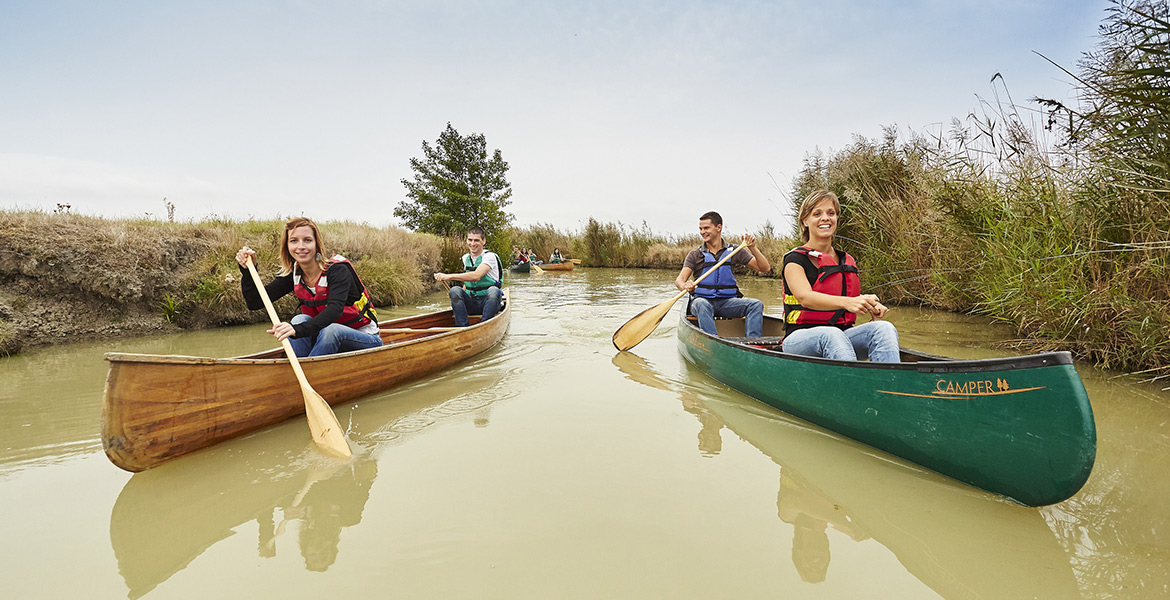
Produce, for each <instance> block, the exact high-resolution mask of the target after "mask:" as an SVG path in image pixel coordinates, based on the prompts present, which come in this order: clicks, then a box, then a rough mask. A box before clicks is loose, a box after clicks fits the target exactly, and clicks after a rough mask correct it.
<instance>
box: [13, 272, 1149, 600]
mask: <svg viewBox="0 0 1170 600" xmlns="http://www.w3.org/2000/svg"><path fill="white" fill-rule="evenodd" d="M673 276H674V273H666V272H662V271H620V270H600V269H578V270H577V271H575V272H573V273H546V274H544V275H519V276H514V277H511V278H510V279H509V284H510V286H511V289H512V292H511V293H512V300H513V302H514V311H515V314H514V320H513V322H512V325H511V329H510V331H509V333H508V334H507V335H506V336H505V338H504V339H503V341H502V342H501V343H500V344H499V345H497V346H496V347H495V348H493V349H492V350H490V351H489V352H487V353H485V354H483V355H481V356H479V357H477V358H475V359H473V360H472V361H470V362H467V363H464V364H462V365H459V366H458V367H457V368H454V369H452V370H451V371H449V372H446V373H444V374H442V375H439V376H436V377H432V378H429V379H427V380H425V381H419V382H416V383H414V384H411V385H409V386H407V387H404V388H399V389H395V390H391V391H387V392H384V393H381V394H377V395H374V396H370V397H367V398H364V399H361V400H359V401H357V402H353V403H349V404H345V405H342V406H338V407H336V412H337V415H338V418H339V419H340V421H341V423H342V425H343V426H345V427H346V428H347V432H348V436H349V438H350V440H351V441H352V442H353V443H354V445H356V446H357V447H358V448H359V452H358V453H357V454H356V455H355V458H354V459H353V460H352V461H350V462H348V463H338V462H335V461H332V460H329V459H325V458H322V457H321V456H319V455H318V454H317V453H316V451H315V450H314V449H313V448H312V447H311V445H310V444H311V443H310V442H309V439H308V431H307V427H306V426H305V424H304V422H303V421H301V420H299V419H298V420H293V421H289V422H287V423H285V424H282V425H279V426H276V427H273V428H270V429H268V430H265V431H262V432H259V433H256V434H253V435H251V436H248V437H246V438H243V439H239V440H235V441H231V442H228V443H224V444H222V445H220V446H217V447H215V448H212V449H210V450H207V451H204V452H201V453H198V454H196V455H192V456H189V457H186V458H182V459H179V460H176V461H173V462H171V463H168V464H166V465H163V466H161V467H158V468H156V469H154V470H151V471H148V472H146V473H141V474H138V475H133V476H132V475H131V474H129V473H126V472H123V471H121V470H119V469H117V468H116V467H114V466H113V465H112V464H111V463H109V461H108V460H107V459H106V457H105V455H104V454H103V453H102V451H101V445H100V441H99V438H98V430H99V415H100V410H101V393H102V386H103V384H104V380H105V373H106V365H105V362H104V360H103V359H102V353H103V352H105V351H109V350H117V351H132V352H151V353H166V354H189V355H211V356H234V355H239V354H244V353H247V352H252V351H256V350H260V349H264V348H268V347H271V346H273V344H272V343H271V342H270V339H271V338H268V337H267V336H265V334H264V333H263V329H264V327H263V326H261V325H255V326H248V327H240V328H231V329H220V330H215V331H206V332H196V333H184V334H180V335H168V336H161V337H151V338H141V339H126V340H116V341H112V342H108V343H100V344H82V345H67V346H60V347H51V348H43V349H37V350H34V351H30V352H28V353H27V354H24V355H21V356H16V357H10V358H5V359H0V381H2V382H3V385H2V386H0V508H2V509H3V518H2V520H0V581H3V591H2V592H0V596H2V597H4V598H123V597H129V598H139V597H147V598H211V597H214V598H282V599H299V598H306V599H308V598H311V599H315V600H319V599H321V598H334V599H336V598H369V597H379V598H381V597H394V598H492V599H495V598H702V599H711V598H777V597H782V598H850V599H852V598H899V599H903V598H989V599H991V598H994V599H1001V598H1058V599H1067V598H1163V597H1166V596H1167V595H1170V392H1167V391H1164V390H1162V389H1161V387H1160V386H1158V385H1155V384H1148V383H1140V382H1136V381H1134V380H1133V379H1132V378H1125V377H1120V378H1114V377H1112V375H1113V374H1110V373H1106V372H1103V371H1100V370H1097V369H1094V368H1092V367H1089V366H1080V367H1078V370H1079V371H1080V373H1081V375H1082V377H1083V378H1084V380H1085V384H1086V387H1087V388H1088V389H1089V395H1090V397H1091V399H1092V403H1093V409H1094V412H1095V414H1096V418H1097V427H1098V436H1099V450H1098V457H1097V463H1096V467H1095V469H1094V471H1093V474H1092V477H1091V478H1090V480H1089V482H1088V484H1087V485H1086V487H1085V488H1084V489H1083V490H1082V491H1081V492H1080V493H1079V494H1078V495H1077V496H1075V497H1074V498H1072V499H1070V500H1068V501H1066V502H1063V503H1061V504H1059V505H1056V506H1050V507H1045V508H1041V509H1031V508H1024V507H1020V506H1017V505H1014V504H1011V503H1008V502H1006V501H1004V500H1002V499H1000V498H997V497H993V496H990V495H988V494H986V493H983V492H981V491H979V490H975V489H972V488H969V487H966V486H963V485H961V484H958V483H955V482H953V481H950V480H947V479H945V478H942V477H940V476H938V475H934V474H932V473H928V472H924V471H922V470H921V469H918V468H915V467H914V466H912V465H908V464H906V463H903V462H900V461H898V460H895V459H891V458H890V457H888V456H885V455H882V454H879V453H877V452H875V451H872V450H869V449H867V448H866V447H864V446H861V445H859V444H856V443H853V442H851V441H849V440H845V439H842V438H840V437H838V436H835V435H833V434H829V433H826V432H824V431H823V430H819V429H817V428H814V427H811V426H809V425H807V424H804V423H802V422H800V421H798V420H796V419H793V418H790V417H787V416H785V415H784V414H782V413H780V412H778V411H775V410H772V409H769V408H766V407H764V406H763V405H761V404H759V403H757V402H755V401H753V400H751V399H750V398H747V397H744V396H743V395H741V394H739V393H737V392H734V391H731V390H729V389H728V388H726V387H725V386H723V385H722V384H719V383H718V382H715V381H713V380H711V379H709V378H708V377H706V376H705V375H704V374H703V373H702V372H700V371H697V370H695V369H693V368H691V367H689V366H687V365H686V364H685V362H684V361H682V360H681V358H680V356H679V354H678V351H677V347H676V340H675V320H676V319H677V314H676V313H677V310H678V308H679V307H681V305H682V302H680V303H679V307H676V310H675V313H672V314H671V315H669V316H668V317H667V318H666V319H665V320H664V322H663V323H662V325H661V326H660V327H659V328H658V329H657V330H656V331H655V333H654V334H653V335H652V336H651V337H650V338H648V339H647V340H646V341H644V342H643V343H642V344H641V345H639V346H638V347H636V348H635V349H634V351H633V353H626V354H622V355H618V354H617V353H616V352H615V351H614V349H613V347H612V346H611V344H610V336H611V335H612V334H613V332H614V331H615V330H616V329H617V328H618V327H619V326H621V325H622V324H623V323H624V322H625V321H626V320H628V319H629V318H630V317H632V316H634V315H635V314H637V313H638V312H639V311H641V310H643V309H645V308H647V307H649V306H651V305H653V304H656V303H658V302H660V301H662V300H665V299H667V298H669V297H670V296H671V295H673V288H672V287H671V285H670V283H669V281H670V280H671V279H672V278H673ZM745 288H746V291H747V292H748V294H749V295H752V296H755V297H760V298H763V299H764V300H765V303H766V305H767V307H768V312H770V313H775V312H778V311H779V304H778V299H777V293H776V290H775V287H774V283H773V282H770V281H749V282H748V284H747V285H746V286H745ZM444 304H445V297H443V296H433V297H429V298H427V299H425V301H424V302H422V303H420V304H419V305H418V306H412V307H402V308H397V309H393V310H387V311H382V312H383V315H389V316H397V315H406V314H414V313H416V312H422V311H429V310H435V309H437V308H439V307H441V306H442V305H444ZM890 319H891V320H892V321H894V322H895V323H896V324H897V325H898V326H899V330H900V331H901V335H902V343H903V345H905V346H909V347H914V348H918V349H922V350H927V351H929V352H933V353H937V354H944V355H951V356H962V357H987V356H996V355H1003V354H1006V353H1005V352H1002V351H998V350H995V349H994V347H993V344H994V342H995V341H997V340H1000V339H1003V338H1005V337H1006V336H1008V332H1007V331H1005V330H1003V329H1001V328H997V327H994V326H990V325H988V324H986V323H985V322H983V321H981V320H979V319H974V318H969V317H964V316H957V315H952V314H947V313H940V312H933V311H924V310H918V309H913V308H895V309H894V310H892V311H891V313H890Z"/></svg>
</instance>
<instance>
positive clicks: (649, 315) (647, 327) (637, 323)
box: [613, 242, 745, 352]
mask: <svg viewBox="0 0 1170 600" xmlns="http://www.w3.org/2000/svg"><path fill="white" fill-rule="evenodd" d="M744 246H745V244H743V243H742V242H741V243H740V244H739V245H738V246H736V247H735V249H734V250H732V251H731V252H728V253H727V256H724V257H723V258H721V259H719V262H717V263H715V266H713V267H711V268H710V269H707V272H706V273H703V276H702V277H700V278H698V279H696V280H695V283H696V284H697V283H699V282H700V281H702V280H704V279H706V278H707V276H708V275H710V274H711V273H714V272H715V269H718V268H719V267H720V266H722V265H723V263H725V262H727V259H729V258H731V257H732V256H733V255H734V254H735V253H736V252H739V251H740V250H742V249H743V248H744ZM687 293H688V292H687V291H686V290H683V291H681V292H679V293H678V295H677V296H675V297H674V298H671V299H670V300H667V301H666V302H663V303H662V304H659V305H657V306H651V307H650V308H647V309H646V310H644V311H642V312H640V313H638V314H637V316H635V317H634V318H633V319H630V320H629V321H626V324H625V325H622V326H621V327H619V328H618V330H617V331H615V332H614V334H613V347H614V348H617V349H618V351H619V352H625V351H626V350H629V349H630V348H633V347H634V346H637V345H638V344H639V343H641V342H642V340H644V339H646V336H648V335H650V333H651V332H652V331H654V329H655V328H657V327H658V324H659V323H661V322H662V317H665V316H666V313H668V312H670V307H672V306H674V303H675V302H678V299H679V298H682V297H683V295H684V294H687Z"/></svg>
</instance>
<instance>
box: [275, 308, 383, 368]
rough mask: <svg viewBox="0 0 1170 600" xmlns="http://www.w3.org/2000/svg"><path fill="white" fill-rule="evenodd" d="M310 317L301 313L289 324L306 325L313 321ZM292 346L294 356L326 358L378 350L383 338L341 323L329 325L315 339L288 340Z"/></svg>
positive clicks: (295, 338) (293, 338)
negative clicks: (345, 353)
mask: <svg viewBox="0 0 1170 600" xmlns="http://www.w3.org/2000/svg"><path fill="white" fill-rule="evenodd" d="M311 318H312V317H310V316H309V315H306V314H304V313H301V314H299V315H297V316H295V317H293V318H292V319H289V323H290V324H292V325H296V324H297V323H304V322H305V321H308V320H309V319H311ZM288 341H289V343H290V344H292V348H293V354H296V355H297V356H298V357H302V358H303V357H306V356H324V355H326V354H336V353H338V352H349V351H351V350H365V349H366V348H377V347H378V346H381V345H382V338H381V337H380V336H377V335H370V334H368V333H362V332H360V331H358V330H356V329H354V328H353V327H350V326H349V325H342V324H341V323H332V324H330V325H327V326H326V327H325V328H324V329H322V330H321V331H318V332H317V335H316V336H314V337H313V338H299V337H291V338H288Z"/></svg>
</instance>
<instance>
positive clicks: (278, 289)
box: [240, 267, 293, 310]
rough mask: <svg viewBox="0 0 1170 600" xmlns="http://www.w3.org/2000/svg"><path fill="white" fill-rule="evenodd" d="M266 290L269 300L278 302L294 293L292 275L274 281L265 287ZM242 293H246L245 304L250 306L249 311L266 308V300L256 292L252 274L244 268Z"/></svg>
mask: <svg viewBox="0 0 1170 600" xmlns="http://www.w3.org/2000/svg"><path fill="white" fill-rule="evenodd" d="M264 289H265V290H268V299H269V300H272V301H273V302H276V300H277V299H278V298H283V297H284V295H285V294H288V293H289V292H291V291H292V289H293V282H292V273H289V274H288V275H285V276H284V277H277V278H276V279H273V280H272V283H270V284H268V285H266V286H264ZM240 291H241V292H243V293H244V303H245V304H247V305H248V310H260V309H262V308H264V299H262V298H261V297H260V292H258V291H256V282H254V281H252V274H251V273H249V272H248V269H246V268H244V267H240Z"/></svg>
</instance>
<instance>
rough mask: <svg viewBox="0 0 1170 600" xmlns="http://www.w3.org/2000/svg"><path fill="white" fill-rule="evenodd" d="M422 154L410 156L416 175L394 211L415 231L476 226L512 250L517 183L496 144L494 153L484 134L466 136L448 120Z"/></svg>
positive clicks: (453, 231) (454, 231) (446, 232)
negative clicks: (514, 185) (513, 200)
mask: <svg viewBox="0 0 1170 600" xmlns="http://www.w3.org/2000/svg"><path fill="white" fill-rule="evenodd" d="M422 150H423V158H422V159H419V158H411V159H410V168H411V169H412V170H413V171H414V179H413V180H409V179H403V180H402V185H404V186H406V190H407V194H406V196H407V200H403V201H402V202H400V203H399V204H398V206H397V207H396V208H395V209H394V215H395V216H396V217H398V218H400V219H402V222H403V223H404V224H405V225H406V226H407V227H409V228H410V229H413V230H415V231H422V232H426V233H433V234H435V235H439V236H443V237H447V236H462V235H464V234H465V233H466V232H467V230H468V229H470V228H472V227H481V228H483V230H484V231H485V232H486V233H487V237H488V247H489V248H491V249H492V250H494V251H496V252H497V253H499V252H500V251H501V250H500V249H501V248H503V249H504V250H507V249H508V245H507V242H508V240H507V235H506V233H507V231H506V230H507V229H508V226H509V224H510V223H511V221H512V215H510V214H508V213H506V212H504V208H505V207H507V206H508V204H510V200H509V198H511V196H512V185H511V184H510V183H508V179H507V177H506V175H507V171H508V163H507V162H505V161H504V159H503V156H502V155H501V153H500V151H499V150H498V149H497V150H495V151H493V152H492V154H491V156H490V157H489V155H488V151H487V139H486V138H485V137H484V135H483V134H482V133H478V134H475V133H473V134H470V135H466V136H462V135H460V134H459V132H458V131H456V130H455V128H454V127H453V126H452V125H451V123H447V128H446V129H445V130H444V131H443V132H442V133H441V134H439V139H438V141H437V142H436V143H435V145H434V146H433V147H432V146H431V145H430V144H429V143H427V142H426V141H425V140H424V141H423V144H422Z"/></svg>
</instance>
